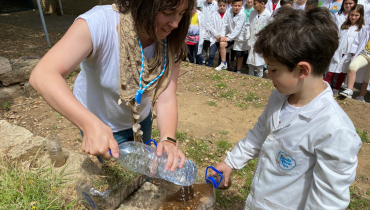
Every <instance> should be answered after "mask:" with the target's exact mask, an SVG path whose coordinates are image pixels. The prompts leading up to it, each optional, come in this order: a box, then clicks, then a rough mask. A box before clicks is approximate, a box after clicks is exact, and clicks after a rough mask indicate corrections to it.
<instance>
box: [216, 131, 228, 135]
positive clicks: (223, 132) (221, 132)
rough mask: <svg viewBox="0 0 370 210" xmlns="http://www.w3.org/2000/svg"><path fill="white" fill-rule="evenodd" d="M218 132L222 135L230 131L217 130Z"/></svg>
mask: <svg viewBox="0 0 370 210" xmlns="http://www.w3.org/2000/svg"><path fill="white" fill-rule="evenodd" d="M218 133H219V134H222V135H227V134H229V133H230V132H229V131H219V132H218Z"/></svg>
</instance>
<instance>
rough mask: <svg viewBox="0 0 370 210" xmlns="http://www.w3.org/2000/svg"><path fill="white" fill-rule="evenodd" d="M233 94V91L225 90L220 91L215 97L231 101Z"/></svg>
mask: <svg viewBox="0 0 370 210" xmlns="http://www.w3.org/2000/svg"><path fill="white" fill-rule="evenodd" d="M235 93H236V90H235V89H232V90H225V91H220V92H219V93H217V96H218V97H220V98H227V99H232V98H234V95H235Z"/></svg>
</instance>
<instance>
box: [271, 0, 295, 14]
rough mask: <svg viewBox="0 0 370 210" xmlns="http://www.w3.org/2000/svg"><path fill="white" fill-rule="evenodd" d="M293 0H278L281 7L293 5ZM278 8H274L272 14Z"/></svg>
mask: <svg viewBox="0 0 370 210" xmlns="http://www.w3.org/2000/svg"><path fill="white" fill-rule="evenodd" d="M293 4H294V1H293V0H280V8H281V7H293ZM280 8H279V9H280ZM279 9H275V11H274V13H273V14H272V15H275V14H276V13H277V11H279Z"/></svg>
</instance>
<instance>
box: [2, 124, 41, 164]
mask: <svg viewBox="0 0 370 210" xmlns="http://www.w3.org/2000/svg"><path fill="white" fill-rule="evenodd" d="M41 146H43V138H42V137H39V136H34V135H33V133H31V132H30V131H29V130H27V129H25V128H22V127H19V126H16V125H13V124H10V123H8V122H7V121H5V120H0V150H3V151H6V153H5V154H6V155H8V156H9V157H10V158H12V159H16V158H20V157H22V156H23V155H25V154H27V153H29V152H31V151H33V152H35V150H36V152H37V150H38V149H39V148H40V147H41Z"/></svg>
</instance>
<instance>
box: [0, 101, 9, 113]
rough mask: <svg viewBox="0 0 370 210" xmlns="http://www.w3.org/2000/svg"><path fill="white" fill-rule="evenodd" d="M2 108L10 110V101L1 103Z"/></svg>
mask: <svg viewBox="0 0 370 210" xmlns="http://www.w3.org/2000/svg"><path fill="white" fill-rule="evenodd" d="M1 108H3V109H5V110H7V111H8V110H10V107H9V103H8V102H3V104H2V105H1Z"/></svg>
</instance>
